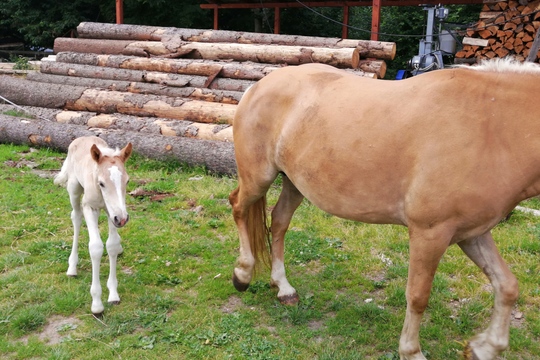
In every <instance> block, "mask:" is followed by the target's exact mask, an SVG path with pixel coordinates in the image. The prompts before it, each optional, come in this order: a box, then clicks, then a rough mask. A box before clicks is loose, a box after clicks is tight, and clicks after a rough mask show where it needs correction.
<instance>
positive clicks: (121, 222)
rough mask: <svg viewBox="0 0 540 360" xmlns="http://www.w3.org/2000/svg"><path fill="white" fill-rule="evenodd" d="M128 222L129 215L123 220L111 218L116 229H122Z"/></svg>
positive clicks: (116, 217)
mask: <svg viewBox="0 0 540 360" xmlns="http://www.w3.org/2000/svg"><path fill="white" fill-rule="evenodd" d="M128 221H129V215H126V217H125V218H121V217H119V216H115V217H114V218H113V223H114V226H116V227H117V228H121V227H123V226H124V225H126V224H127V222H128Z"/></svg>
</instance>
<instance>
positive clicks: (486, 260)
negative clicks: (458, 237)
mask: <svg viewBox="0 0 540 360" xmlns="http://www.w3.org/2000/svg"><path fill="white" fill-rule="evenodd" d="M459 246H460V247H461V249H462V250H463V252H465V254H467V256H468V257H469V258H470V259H471V260H472V261H474V263H475V264H476V265H478V267H479V268H480V269H482V271H483V272H484V274H486V276H487V277H488V279H489V281H490V282H491V285H492V286H493V290H494V292H495V305H494V308H493V315H492V317H491V322H490V324H489V326H488V328H487V329H486V330H485V331H484V332H483V333H481V334H478V335H477V336H475V337H474V338H473V339H472V340H471V341H470V342H469V343H468V345H467V348H466V349H465V352H464V354H465V358H466V359H479V360H488V359H495V358H496V357H497V355H499V354H500V353H501V352H502V351H503V350H504V349H506V348H507V347H508V341H509V330H510V315H511V312H512V306H513V305H514V303H515V302H516V300H517V297H518V283H517V280H516V278H515V276H514V275H513V274H512V273H511V272H510V269H509V268H508V266H507V265H506V263H505V262H504V260H503V259H502V258H501V255H500V254H499V251H498V250H497V247H496V246H495V242H494V241H493V237H492V236H491V233H489V232H488V233H486V234H484V235H483V236H481V237H478V238H475V239H472V240H467V241H462V242H460V243H459Z"/></svg>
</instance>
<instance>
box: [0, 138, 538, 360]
mask: <svg viewBox="0 0 540 360" xmlns="http://www.w3.org/2000/svg"><path fill="white" fill-rule="evenodd" d="M64 156H65V154H62V153H57V152H53V151H49V150H46V149H40V150H38V151H34V150H33V149H29V148H28V147H25V146H10V145H0V358H2V359H66V360H67V359H100V360H101V359H161V358H163V357H164V356H166V357H168V358H171V359H247V358H249V359H321V360H322V359H398V358H399V357H398V355H397V348H398V339H399V334H400V331H401V326H402V323H403V318H404V310H405V283H406V275H407V261H408V254H407V253H408V243H407V231H406V229H405V228H403V227H397V226H386V225H367V224H358V223H353V222H350V221H344V220H341V219H337V218H335V217H332V216H329V215H327V214H325V213H323V212H321V211H320V210H318V209H316V208H315V207H314V206H312V205H311V204H309V203H308V202H304V203H303V204H302V205H301V206H300V208H299V209H298V211H297V213H296V215H295V217H294V218H293V222H292V224H291V230H290V232H289V233H288V235H289V236H288V242H287V249H286V261H287V264H288V267H287V269H288V277H289V280H290V281H291V283H292V285H293V286H295V287H296V289H297V290H298V292H299V295H300V298H301V302H300V304H299V305H298V306H297V307H285V306H282V305H280V304H279V303H278V302H277V300H276V293H275V290H273V289H271V288H270V287H269V285H268V280H269V271H268V270H264V271H262V272H261V273H260V274H259V276H258V277H257V278H256V280H255V281H254V282H253V283H252V286H251V287H250V289H249V290H248V291H247V292H245V293H237V292H236V291H235V289H234V287H233V286H232V284H231V281H230V279H231V274H232V269H233V266H234V262H235V259H236V257H237V255H238V240H237V234H236V227H235V226H234V222H233V221H232V216H231V214H230V206H229V205H228V201H227V197H228V194H229V192H230V191H231V190H232V189H234V188H235V186H236V180H235V179H233V178H227V177H213V176H209V175H207V174H206V173H205V172H204V171H203V170H201V169H191V168H185V167H182V166H181V165H179V164H174V163H161V162H155V161H149V160H145V159H143V158H141V157H137V156H135V157H133V158H132V159H130V160H129V162H128V165H127V168H128V172H129V173H130V176H131V182H130V184H129V189H128V191H129V192H134V195H129V196H128V198H127V203H128V207H129V210H130V216H131V220H130V222H129V223H128V225H127V226H126V227H125V228H123V229H121V230H120V234H121V236H122V238H123V247H124V254H123V255H122V256H121V257H120V259H119V275H118V278H119V292H120V296H121V299H122V302H121V304H120V305H117V306H108V305H106V310H105V314H104V316H103V318H102V319H96V318H94V317H93V316H92V315H90V294H89V286H90V280H91V274H90V270H91V264H90V261H89V256H88V250H87V247H86V244H87V233H86V229H85V228H84V227H83V230H82V232H81V236H82V244H81V249H80V266H79V276H78V277H77V278H68V277H67V276H66V275H65V272H66V270H67V259H68V256H69V251H70V245H71V237H72V226H71V220H70V218H69V214H70V211H71V209H70V206H69V201H68V197H67V193H66V192H65V189H63V188H61V187H57V186H55V185H54V184H53V182H52V179H51V174H52V173H53V172H54V171H55V170H58V169H59V168H60V166H61V163H62V160H63V158H64ZM277 195H278V186H277V185H275V186H274V187H273V188H272V190H271V192H270V203H273V202H274V201H275V200H276V198H277ZM524 205H525V206H528V207H535V208H540V206H539V205H540V204H539V203H538V202H536V201H529V202H527V203H525V204H524ZM441 206H444V204H441ZM102 220H104V217H103V218H102ZM102 225H103V226H102V234H103V237H105V236H106V229H105V227H104V225H106V224H105V223H104V221H102ZM494 236H495V238H496V240H497V241H498V243H499V248H500V250H501V253H502V255H503V257H504V258H505V259H506V260H507V262H508V263H509V264H510V266H511V268H512V270H513V272H514V273H515V274H516V276H517V277H518V279H519V281H520V298H519V301H518V303H517V305H516V307H515V309H514V316H513V320H512V328H511V345H510V349H509V350H508V351H507V352H506V353H505V354H504V356H503V357H502V358H504V359H534V358H539V357H540V313H539V311H538V310H539V309H540V283H539V278H540V277H539V274H540V265H539V261H538V259H539V258H538V256H539V253H540V241H539V236H540V222H539V221H538V219H536V218H535V217H534V216H532V215H526V214H523V213H520V212H515V213H514V214H513V216H512V217H511V218H510V220H508V221H506V222H504V223H501V224H500V225H498V226H497V227H496V228H495V230H494ZM101 269H102V285H103V287H104V295H103V297H104V300H106V296H107V289H106V287H105V279H106V276H107V274H108V259H107V257H106V256H104V258H103V260H102V268H101ZM492 301H493V298H492V295H491V289H490V285H489V284H488V282H487V280H486V278H485V277H484V275H483V274H482V273H481V272H480V271H479V270H478V269H477V268H476V267H475V266H474V265H473V264H472V263H471V262H470V261H469V260H468V259H467V258H466V257H465V256H464V255H463V254H462V253H461V251H460V250H459V248H457V247H451V248H450V249H449V250H448V251H447V253H446V254H445V256H444V258H443V260H442V262H441V265H440V267H439V271H438V273H437V276H436V278H435V284H434V288H433V292H432V297H431V300H430V306H429V309H428V311H427V312H426V315H425V318H424V321H423V323H422V330H421V338H422V342H421V343H422V346H423V350H424V352H425V354H426V355H427V357H428V358H429V359H445V360H446V359H458V358H459V356H460V355H459V351H460V350H461V349H462V345H461V343H463V342H464V341H465V340H467V339H468V338H469V337H471V336H472V335H473V334H475V333H476V332H478V331H479V330H481V329H483V328H484V327H485V326H486V324H487V323H488V321H489V317H490V313H491V307H492Z"/></svg>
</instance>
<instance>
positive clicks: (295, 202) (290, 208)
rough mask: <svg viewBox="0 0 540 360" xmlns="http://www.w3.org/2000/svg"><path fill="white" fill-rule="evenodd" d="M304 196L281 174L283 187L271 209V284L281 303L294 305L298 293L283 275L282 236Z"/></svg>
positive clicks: (283, 236) (283, 245)
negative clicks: (275, 289)
mask: <svg viewBox="0 0 540 360" xmlns="http://www.w3.org/2000/svg"><path fill="white" fill-rule="evenodd" d="M303 199H304V196H303V195H302V194H301V193H300V192H299V191H298V189H297V188H296V187H295V186H294V185H293V184H292V183H291V181H290V180H289V178H288V177H286V176H283V189H282V190H281V194H280V195H279V199H278V201H277V203H276V206H275V207H274V210H272V227H271V229H272V275H271V284H272V285H273V286H277V287H278V289H279V292H278V295H277V296H278V299H279V301H280V302H281V303H282V304H286V305H294V304H296V303H298V294H297V293H296V290H295V289H294V288H293V287H292V286H291V285H290V284H289V281H287V277H286V275H285V264H284V247H285V244H284V238H285V233H286V232H287V229H288V228H289V224H290V222H291V218H292V216H293V214H294V211H295V210H296V209H297V208H298V206H299V205H300V204H301V203H302V200H303Z"/></svg>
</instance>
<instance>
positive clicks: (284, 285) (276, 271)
mask: <svg viewBox="0 0 540 360" xmlns="http://www.w3.org/2000/svg"><path fill="white" fill-rule="evenodd" d="M271 279H272V285H275V286H277V287H278V289H279V291H278V294H277V296H278V298H279V297H283V296H288V295H293V294H296V290H295V288H293V287H292V286H291V284H289V281H288V280H287V276H286V274H285V264H284V263H283V261H281V260H274V261H273V263H272V274H271Z"/></svg>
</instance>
